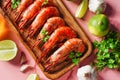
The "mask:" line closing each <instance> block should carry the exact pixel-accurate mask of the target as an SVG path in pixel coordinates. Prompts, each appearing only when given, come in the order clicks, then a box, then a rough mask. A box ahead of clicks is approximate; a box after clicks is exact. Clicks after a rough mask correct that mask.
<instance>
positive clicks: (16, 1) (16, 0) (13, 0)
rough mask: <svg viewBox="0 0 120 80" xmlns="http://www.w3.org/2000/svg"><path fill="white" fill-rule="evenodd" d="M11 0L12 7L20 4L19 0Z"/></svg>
mask: <svg viewBox="0 0 120 80" xmlns="http://www.w3.org/2000/svg"><path fill="white" fill-rule="evenodd" d="M11 1H12V5H11V7H12V9H15V8H17V7H18V5H19V4H20V0H11Z"/></svg>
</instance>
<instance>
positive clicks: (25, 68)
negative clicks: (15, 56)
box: [20, 64, 32, 72]
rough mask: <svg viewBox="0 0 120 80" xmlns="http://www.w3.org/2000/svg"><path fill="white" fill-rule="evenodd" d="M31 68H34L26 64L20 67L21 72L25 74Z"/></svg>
mask: <svg viewBox="0 0 120 80" xmlns="http://www.w3.org/2000/svg"><path fill="white" fill-rule="evenodd" d="M30 68H32V67H31V66H30V65H28V64H24V65H22V66H21V67H20V71H21V72H25V71H26V70H28V69H30Z"/></svg>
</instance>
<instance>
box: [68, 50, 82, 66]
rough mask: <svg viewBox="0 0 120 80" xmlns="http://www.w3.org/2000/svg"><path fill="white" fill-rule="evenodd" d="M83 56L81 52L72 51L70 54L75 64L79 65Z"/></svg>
mask: <svg viewBox="0 0 120 80" xmlns="http://www.w3.org/2000/svg"><path fill="white" fill-rule="evenodd" d="M81 56H82V53H81V52H71V53H70V55H69V58H71V59H72V62H73V63H74V64H75V65H78V63H79V60H80V57H81Z"/></svg>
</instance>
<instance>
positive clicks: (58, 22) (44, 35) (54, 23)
mask: <svg viewBox="0 0 120 80" xmlns="http://www.w3.org/2000/svg"><path fill="white" fill-rule="evenodd" d="M64 25H65V22H64V20H63V19H62V18H60V17H51V18H49V19H48V20H47V22H46V23H45V24H44V26H43V28H42V29H41V31H40V33H39V34H38V36H37V41H36V42H35V45H34V47H35V46H37V45H38V44H42V43H44V42H46V41H47V40H48V37H49V36H50V34H51V33H52V32H53V31H54V30H55V29H57V28H59V27H61V26H64Z"/></svg>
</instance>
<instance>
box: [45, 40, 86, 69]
mask: <svg viewBox="0 0 120 80" xmlns="http://www.w3.org/2000/svg"><path fill="white" fill-rule="evenodd" d="M84 51H85V44H84V43H83V41H82V40H81V39H78V38H72V39H69V40H68V41H66V42H65V43H64V44H63V45H62V46H61V47H60V48H59V49H58V50H56V51H55V52H54V53H53V54H52V55H51V56H50V57H49V58H48V59H47V60H46V62H45V64H44V67H45V69H46V71H49V70H50V69H51V68H52V67H54V66H56V65H58V64H59V63H61V62H63V61H64V60H66V59H67V58H68V57H69V54H70V52H81V53H83V52H84Z"/></svg>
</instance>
